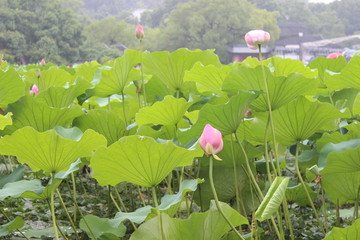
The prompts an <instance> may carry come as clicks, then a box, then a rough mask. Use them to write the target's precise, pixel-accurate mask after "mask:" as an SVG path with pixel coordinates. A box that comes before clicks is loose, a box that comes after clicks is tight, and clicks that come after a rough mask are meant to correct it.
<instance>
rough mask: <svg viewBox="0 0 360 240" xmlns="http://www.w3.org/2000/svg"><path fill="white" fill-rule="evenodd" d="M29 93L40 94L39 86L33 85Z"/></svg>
mask: <svg viewBox="0 0 360 240" xmlns="http://www.w3.org/2000/svg"><path fill="white" fill-rule="evenodd" d="M29 93H30V94H35V95H38V94H39V88H38V87H37V86H36V85H35V84H34V85H32V87H31V90H30V91H29Z"/></svg>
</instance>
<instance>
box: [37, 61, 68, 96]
mask: <svg viewBox="0 0 360 240" xmlns="http://www.w3.org/2000/svg"><path fill="white" fill-rule="evenodd" d="M74 80H75V78H74V76H72V75H71V74H70V73H68V72H67V71H65V70H62V69H60V68H57V67H52V68H50V69H48V70H44V71H41V73H40V77H36V78H34V79H31V82H32V83H34V84H36V85H37V86H38V88H39V91H40V92H42V91H45V90H46V89H48V88H51V87H64V86H66V85H67V84H72V83H73V82H74Z"/></svg>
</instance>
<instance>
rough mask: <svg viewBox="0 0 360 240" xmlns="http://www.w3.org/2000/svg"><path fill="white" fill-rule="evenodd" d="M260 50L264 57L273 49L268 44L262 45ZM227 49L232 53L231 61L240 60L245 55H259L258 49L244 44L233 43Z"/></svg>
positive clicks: (245, 56) (244, 57) (242, 59)
mask: <svg viewBox="0 0 360 240" xmlns="http://www.w3.org/2000/svg"><path fill="white" fill-rule="evenodd" d="M261 50H262V51H261V52H262V54H263V58H264V59H266V58H268V57H269V56H270V54H271V53H272V51H273V49H272V48H270V47H268V46H264V47H263V48H262V49H261ZM228 51H229V52H230V53H231V54H232V61H233V62H242V61H244V60H245V59H246V58H247V57H259V50H252V49H250V48H248V47H247V45H246V44H236V45H233V46H232V47H231V48H229V49H228Z"/></svg>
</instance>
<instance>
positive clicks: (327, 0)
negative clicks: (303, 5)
mask: <svg viewBox="0 0 360 240" xmlns="http://www.w3.org/2000/svg"><path fill="white" fill-rule="evenodd" d="M333 1H334V0H309V2H321V3H330V2H333Z"/></svg>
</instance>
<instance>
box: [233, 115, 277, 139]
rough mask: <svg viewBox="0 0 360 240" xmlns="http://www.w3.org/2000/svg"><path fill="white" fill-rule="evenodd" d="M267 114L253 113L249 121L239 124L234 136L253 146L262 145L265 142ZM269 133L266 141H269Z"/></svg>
mask: <svg viewBox="0 0 360 240" xmlns="http://www.w3.org/2000/svg"><path fill="white" fill-rule="evenodd" d="M268 115H269V114H268V113H267V112H257V113H254V114H253V116H252V118H251V119H246V120H244V121H243V122H241V124H240V126H239V128H238V129H237V130H236V134H237V135H238V137H239V138H240V139H242V140H245V141H247V142H249V143H251V144H253V145H263V144H264V142H265V129H266V123H267V121H268ZM271 136H272V135H271V131H268V136H267V141H270V139H272V138H271Z"/></svg>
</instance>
